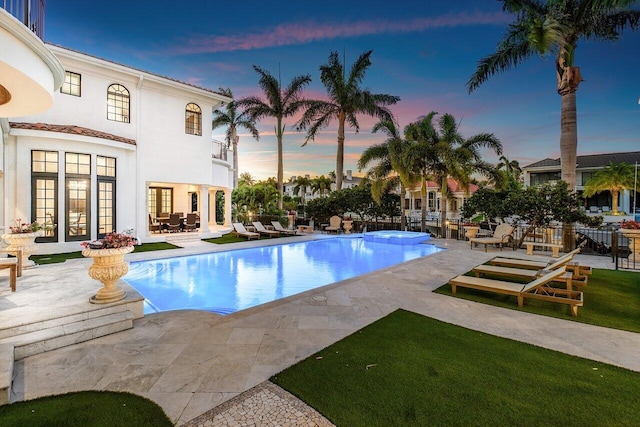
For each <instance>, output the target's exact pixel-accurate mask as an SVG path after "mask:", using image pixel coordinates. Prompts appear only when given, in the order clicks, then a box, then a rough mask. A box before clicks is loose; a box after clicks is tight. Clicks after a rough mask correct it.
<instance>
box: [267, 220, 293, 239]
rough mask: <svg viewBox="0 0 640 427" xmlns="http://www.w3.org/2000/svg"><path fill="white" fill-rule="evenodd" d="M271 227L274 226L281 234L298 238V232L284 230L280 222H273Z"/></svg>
mask: <svg viewBox="0 0 640 427" xmlns="http://www.w3.org/2000/svg"><path fill="white" fill-rule="evenodd" d="M271 225H273V228H274V229H275V230H277V231H279V232H280V234H288V235H290V236H297V235H298V232H297V231H296V230H288V229H286V228H284V227H283V226H282V224H280V222H279V221H271Z"/></svg>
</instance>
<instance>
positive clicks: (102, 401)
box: [0, 391, 173, 427]
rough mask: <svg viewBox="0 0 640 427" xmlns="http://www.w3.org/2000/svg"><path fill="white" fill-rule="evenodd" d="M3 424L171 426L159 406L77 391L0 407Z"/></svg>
mask: <svg viewBox="0 0 640 427" xmlns="http://www.w3.org/2000/svg"><path fill="white" fill-rule="evenodd" d="M0 420H1V421H0V425H2V426H3V427H12V426H15V427H23V426H29V427H39V426H42V427H56V426H60V427H67V426H83V427H85V426H86V427H103V426H104V427H132V426H136V427H143V426H149V427H156V426H157V427H162V426H173V423H172V422H171V420H170V419H169V418H168V417H167V416H166V415H165V413H164V411H163V410H162V408H160V407H159V406H158V405H156V404H155V403H154V402H152V401H151V400H149V399H146V398H144V397H141V396H137V395H135V394H130V393H118V392H111V391H81V392H77V393H67V394H62V395H58V396H46V397H41V398H39V399H34V400H28V401H25V402H16V403H13V404H11V405H6V406H0Z"/></svg>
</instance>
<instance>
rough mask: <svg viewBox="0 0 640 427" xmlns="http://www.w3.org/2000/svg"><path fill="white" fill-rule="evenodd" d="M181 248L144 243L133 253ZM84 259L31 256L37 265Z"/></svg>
mask: <svg viewBox="0 0 640 427" xmlns="http://www.w3.org/2000/svg"><path fill="white" fill-rule="evenodd" d="M179 248H180V246H176V245H172V244H171V243H166V242H158V243H144V244H142V245H136V246H135V247H134V249H133V252H134V253H135V252H148V251H164V250H167V249H179ZM75 258H82V251H77V252H66V253H63V254H49V255H31V256H30V257H29V259H30V260H32V261H33V262H35V263H36V264H55V263H59V262H65V261H66V260H68V259H75Z"/></svg>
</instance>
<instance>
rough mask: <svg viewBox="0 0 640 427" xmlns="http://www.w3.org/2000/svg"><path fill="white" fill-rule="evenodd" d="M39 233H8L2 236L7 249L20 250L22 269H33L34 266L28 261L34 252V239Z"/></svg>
mask: <svg viewBox="0 0 640 427" xmlns="http://www.w3.org/2000/svg"><path fill="white" fill-rule="evenodd" d="M40 236H41V234H40V232H35V233H9V234H3V235H2V239H3V240H4V241H5V243H6V244H8V245H9V247H7V249H9V250H10V251H11V250H14V251H15V250H18V249H20V250H22V268H29V267H33V266H35V265H36V264H35V263H34V262H33V261H31V260H30V259H29V257H30V256H31V254H32V253H33V252H34V251H35V250H36V243H35V240H36V237H40Z"/></svg>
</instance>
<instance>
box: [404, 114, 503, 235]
mask: <svg viewBox="0 0 640 427" xmlns="http://www.w3.org/2000/svg"><path fill="white" fill-rule="evenodd" d="M437 114H438V113H436V112H435V111H432V112H431V113H429V114H428V115H426V116H425V117H424V118H422V119H421V120H419V121H417V122H414V123H411V124H409V125H408V126H407V128H406V129H405V138H406V139H407V140H408V141H409V142H410V143H411V144H409V145H408V148H407V149H406V150H404V156H405V160H404V161H405V164H406V165H411V169H412V170H414V171H416V172H419V173H420V176H421V178H422V194H423V196H422V197H423V200H422V227H421V229H422V231H423V232H424V231H425V230H426V206H425V205H426V192H425V190H426V183H427V180H428V179H430V178H431V179H433V180H434V181H435V182H436V184H437V185H438V188H439V190H440V194H441V197H442V199H441V203H440V215H441V218H440V219H441V223H440V226H441V227H442V231H441V233H442V235H443V236H444V235H446V234H445V233H446V219H447V204H448V199H449V185H448V179H449V178H453V179H454V180H456V181H457V182H458V183H459V184H460V186H461V187H462V188H468V187H469V184H470V183H471V175H472V174H474V173H476V174H480V175H484V176H488V177H491V176H493V174H495V168H494V167H493V165H491V164H490V163H488V162H485V161H483V160H482V158H481V156H480V151H479V150H480V149H481V148H489V149H491V150H493V151H495V152H496V154H498V155H500V154H502V144H501V143H500V140H498V138H496V137H495V136H494V135H493V134H491V133H479V134H477V135H474V136H472V137H470V138H464V137H463V136H462V135H461V134H460V132H459V131H458V124H457V123H456V120H455V118H454V117H453V116H452V115H451V114H444V115H443V116H442V117H440V119H439V120H438V128H437V129H436V127H435V126H434V124H433V119H434V117H435V116H436V115H437Z"/></svg>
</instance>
